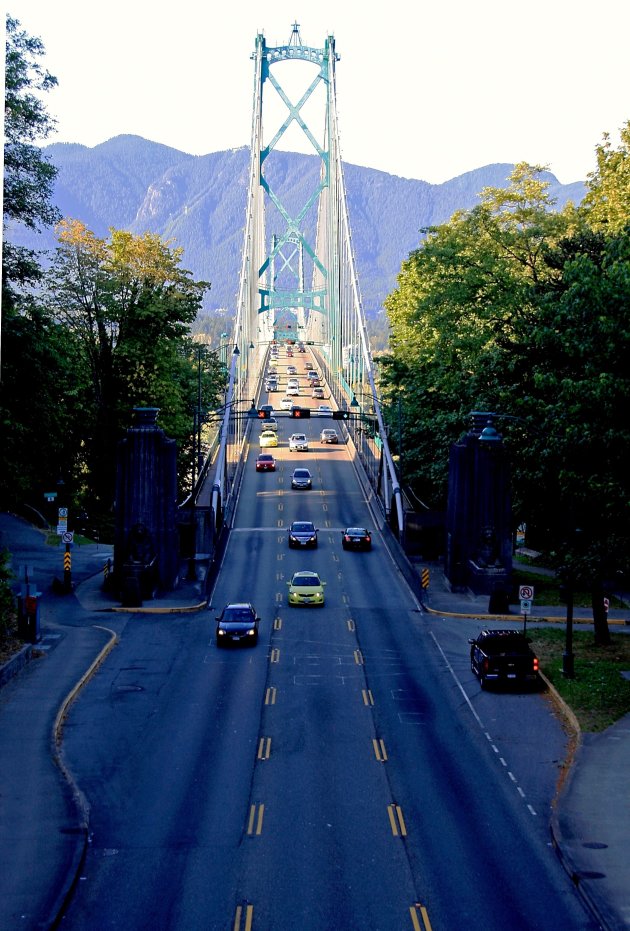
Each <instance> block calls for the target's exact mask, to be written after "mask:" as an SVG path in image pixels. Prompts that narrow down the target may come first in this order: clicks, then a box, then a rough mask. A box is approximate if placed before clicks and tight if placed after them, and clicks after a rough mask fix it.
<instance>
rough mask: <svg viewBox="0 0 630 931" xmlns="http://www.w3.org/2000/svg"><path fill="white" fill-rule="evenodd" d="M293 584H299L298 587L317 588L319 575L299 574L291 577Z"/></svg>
mask: <svg viewBox="0 0 630 931" xmlns="http://www.w3.org/2000/svg"><path fill="white" fill-rule="evenodd" d="M293 584H294V585H299V587H300V588H317V587H318V586H319V585H320V584H321V583H320V581H319V576H316V575H301V576H297V577H295V576H294V578H293Z"/></svg>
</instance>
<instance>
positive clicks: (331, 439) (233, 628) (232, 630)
mask: <svg viewBox="0 0 630 931" xmlns="http://www.w3.org/2000/svg"><path fill="white" fill-rule="evenodd" d="M273 355H274V354H272V356H273ZM276 358H277V355H276ZM305 368H306V370H307V378H308V381H309V385H310V387H311V390H312V397H314V398H320V397H324V389H323V387H322V385H321V382H320V379H319V376H318V375H317V373H316V372H315V370H314V368H313V365H312V363H311V362H309V361H308V360H307V361H306V362H305ZM296 374H297V371H296V368H295V366H293V365H288V366H287V375H288V376H289V378H288V381H287V394H286V397H285V398H283V399H282V401H281V407H282V408H283V409H285V410H290V409H291V408H292V407H293V406H297V405H295V404H294V400H293V399H294V398H295V396H296V394H299V382H298V380H297V378H296V377H295V376H296ZM265 387H266V389H267V391H269V392H273V391H277V390H278V388H279V378H278V375H277V372H275V371H268V372H267V376H266V380H265ZM264 409H266V410H268V412H269V414H270V416H269V418H267V419H265V420H262V421H261V426H262V427H263V429H262V432H261V434H260V437H259V445H260V450H261V451H260V453H259V454H258V455H257V457H256V467H255V468H256V472H275V471H276V460H275V458H274V456H273V454H272V453H271V452H269V451H268V450H269V449H273V448H276V447H277V446H278V445H279V438H278V422H277V420H276V418H275V417H274V416H273V413H274V408H273V405H271V404H269V405H263V407H262V408H261V410H264ZM317 413H318V414H320V415H327V414H331V413H332V408H331V407H329V406H328V405H320V407H319V409H318V410H317ZM320 442H321V443H323V444H338V443H339V435H338V433H337V431H336V430H335V429H332V428H330V427H325V428H323V429H322V430H321V433H320ZM289 450H290V451H291V452H306V453H308V452H309V451H310V447H309V441H308V438H307V436H306V434H305V433H302V432H296V433H293V434H292V435H291V436H290V437H289ZM312 487H313V478H312V475H311V472H310V470H309V469H308V468H306V467H297V468H295V469H294V471H293V473H292V475H291V488H292V489H294V490H296V491H301V490H310V489H311V488H312ZM318 533H319V530H318V528H316V527H315V525H314V524H313V522H312V521H306V520H296V521H293V522H292V523H291V525H290V527H289V528H288V531H287V537H288V545H289V548H290V549H315V548H316V547H317V545H318ZM341 545H342V547H343V549H344V550H350V549H355V550H370V549H371V548H372V535H371V533H370V531H369V530H368V529H367V528H366V527H346V528H345V529H344V530H343V531H342V533H341ZM325 587H326V582H325V581H323V580H322V579H321V578H320V576H319V574H318V573H317V572H315V571H314V570H312V569H301V570H298V571H297V572H294V573H293V575H292V577H291V579H290V581H288V582H287V588H288V591H287V601H288V604H289V605H291V606H295V607H298V606H307V605H308V606H316V607H321V606H323V605H324V603H325V592H324V589H325ZM216 625H217V626H216V642H217V646H223V645H227V644H230V643H234V644H237V643H249V644H251V645H254V644H255V643H257V641H258V629H259V625H260V617H259V616H258V615H257V613H256V610H255V609H254V607H253V605H251V604H248V603H247V604H246V603H232V604H228V605H226V607H225V608H224V609H223V611H222V612H221V614H220V615H218V616H217V617H216Z"/></svg>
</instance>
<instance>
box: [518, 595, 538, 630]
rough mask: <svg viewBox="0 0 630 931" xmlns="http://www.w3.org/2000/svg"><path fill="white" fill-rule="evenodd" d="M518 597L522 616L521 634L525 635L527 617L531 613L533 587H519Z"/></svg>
mask: <svg viewBox="0 0 630 931" xmlns="http://www.w3.org/2000/svg"><path fill="white" fill-rule="evenodd" d="M518 597H519V598H520V600H521V614H522V615H523V633H524V634H525V633H527V615H528V614H531V613H532V602H533V600H534V586H533V585H520V586H519V589H518Z"/></svg>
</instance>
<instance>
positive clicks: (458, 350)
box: [382, 163, 576, 506]
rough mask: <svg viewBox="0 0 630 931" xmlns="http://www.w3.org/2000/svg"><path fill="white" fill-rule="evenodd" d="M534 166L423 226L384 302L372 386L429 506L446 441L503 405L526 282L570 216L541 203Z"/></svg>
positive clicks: (516, 369)
mask: <svg viewBox="0 0 630 931" xmlns="http://www.w3.org/2000/svg"><path fill="white" fill-rule="evenodd" d="M541 173H542V169H541V168H539V167H532V166H529V165H527V164H525V163H523V164H520V165H518V166H516V168H515V170H514V172H513V174H512V175H511V177H510V184H509V185H508V187H507V188H505V189H503V188H487V189H485V190H484V191H483V192H482V193H481V195H480V197H481V203H480V204H479V205H478V206H477V207H475V208H474V209H473V210H471V211H467V212H463V211H461V212H458V213H456V214H455V215H454V216H453V217H452V218H451V220H450V221H449V222H448V223H446V224H443V225H442V226H439V227H436V228H432V229H430V230H427V231H425V232H427V233H428V235H427V238H426V240H425V241H424V243H423V245H422V247H421V248H420V249H418V250H416V251H415V252H413V253H411V255H410V256H409V258H408V260H407V261H406V262H405V263H403V266H402V270H401V274H400V275H399V278H398V282H399V285H398V289H397V290H396V291H394V292H393V293H392V294H391V295H389V296H388V298H387V299H386V302H385V306H386V310H387V313H388V316H389V320H390V324H391V327H392V335H391V339H390V347H391V353H390V354H389V356H387V355H386V356H384V357H382V362H383V391H384V393H385V394H386V395H387V396H391V397H392V398H394V397H396V399H397V404H396V405H395V407H394V408H392V413H391V415H390V420H391V426H392V439H393V441H394V445H396V444H397V437H398V435H399V432H400V433H401V435H402V447H403V448H402V450H401V452H402V458H403V465H404V474H405V477H406V480H407V481H409V482H411V484H412V485H413V486H414V487H415V490H416V492H417V493H418V494H419V496H420V497H421V498H422V499H423V500H425V501H428V502H429V503H431V504H433V505H434V506H440V505H442V506H443V504H444V501H445V495H446V484H447V477H448V450H449V447H450V444H451V443H452V442H453V441H454V440H455V439H457V436H458V435H459V434H460V433H461V430H462V427H463V426H464V425H466V424H467V415H468V413H469V412H470V411H471V410H474V409H478V408H481V409H486V410H492V409H501V406H502V405H503V403H504V400H505V399H509V403H510V405H511V406H513V405H514V403H515V397H514V391H513V388H514V386H515V385H518V386H519V388H521V387H522V386H523V380H524V373H525V371H526V369H527V366H528V364H529V363H528V361H527V360H528V355H529V352H530V345H529V343H530V340H529V333H530V330H531V326H532V320H533V318H534V316H535V312H536V306H537V293H538V291H539V290H540V288H541V287H543V286H544V284H545V282H547V281H548V280H550V279H552V278H553V276H554V275H555V274H557V272H556V271H555V270H554V269H553V268H551V267H550V266H549V265H548V264H547V263H546V261H545V253H546V250H548V248H549V247H550V246H551V245H553V244H554V243H555V242H557V240H558V239H559V237H560V236H561V235H562V234H564V233H566V231H567V229H569V228H571V225H572V224H573V223H574V222H576V221H575V217H574V213H573V210H572V208H568V209H567V210H566V211H565V212H564V213H563V214H562V215H559V214H555V213H553V211H552V207H553V201H552V200H551V198H550V196H549V192H548V188H549V184H548V182H547V181H546V180H544V179H543V178H542V177H541ZM398 398H400V399H401V407H402V410H401V420H402V425H403V426H402V430H400V431H399V429H398V425H397V424H396V420H397V419H398ZM523 401H524V399H523ZM515 413H518V411H517V412H515Z"/></svg>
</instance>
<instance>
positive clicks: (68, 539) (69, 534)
mask: <svg viewBox="0 0 630 931" xmlns="http://www.w3.org/2000/svg"><path fill="white" fill-rule="evenodd" d="M61 539H62V540H63V542H64V543H72V541H73V540H74V531H73V530H66V531H65V532H64V533H62V535H61Z"/></svg>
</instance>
